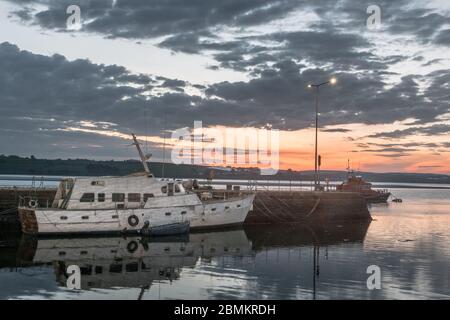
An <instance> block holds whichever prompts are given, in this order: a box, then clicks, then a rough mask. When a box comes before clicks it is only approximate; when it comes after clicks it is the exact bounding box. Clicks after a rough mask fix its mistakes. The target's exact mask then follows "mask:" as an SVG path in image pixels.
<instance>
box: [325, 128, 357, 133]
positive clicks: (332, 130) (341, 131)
mask: <svg viewBox="0 0 450 320" xmlns="http://www.w3.org/2000/svg"><path fill="white" fill-rule="evenodd" d="M350 131H352V130H349V129H344V128H332V129H322V132H339V133H346V132H350Z"/></svg>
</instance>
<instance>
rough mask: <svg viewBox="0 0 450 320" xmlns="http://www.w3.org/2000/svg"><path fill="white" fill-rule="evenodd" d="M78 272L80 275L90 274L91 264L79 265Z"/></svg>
mask: <svg viewBox="0 0 450 320" xmlns="http://www.w3.org/2000/svg"><path fill="white" fill-rule="evenodd" d="M80 273H81V275H82V276H89V275H91V274H92V266H91V265H88V266H84V267H80Z"/></svg>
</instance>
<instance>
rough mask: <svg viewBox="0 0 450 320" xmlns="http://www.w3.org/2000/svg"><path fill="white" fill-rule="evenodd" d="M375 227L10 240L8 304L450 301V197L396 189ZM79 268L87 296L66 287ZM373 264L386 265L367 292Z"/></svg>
mask: <svg viewBox="0 0 450 320" xmlns="http://www.w3.org/2000/svg"><path fill="white" fill-rule="evenodd" d="M391 191H392V192H393V193H394V194H395V196H397V197H400V198H402V199H403V203H389V204H388V205H373V206H371V208H370V210H371V213H372V216H373V218H374V220H373V221H372V222H371V223H362V224H361V223H359V224H348V223H339V224H330V225H297V226H295V225H281V226H276V227H275V226H272V227H264V228H260V227H258V228H246V229H245V230H229V231H220V232H211V233H199V234H190V235H189V236H188V237H181V238H171V239H160V240H159V241H153V240H145V239H140V238H117V237H116V238H81V239H80V238H79V239H67V238H62V239H58V238H52V239H39V240H36V239H33V238H29V237H25V236H23V237H20V236H19V237H17V236H6V235H4V234H3V235H2V237H1V239H0V241H1V244H0V299H30V298H32V299H38V298H39V299H47V298H51V299H61V298H63V299H65V298H74V299H140V298H141V299H242V298H246V299H330V298H331V299H429V298H436V299H449V298H450V272H449V270H450V191H449V190H425V189H423V190H422V189H414V190H409V189H397V190H396V189H392V190H391ZM69 265H78V266H80V267H81V270H82V276H81V286H82V290H79V291H72V290H69V289H67V288H66V281H67V274H66V272H65V271H66V268H67V267H68V266H69ZM369 265H378V266H379V267H380V269H381V285H382V288H381V289H380V290H368V289H367V285H366V280H367V278H368V276H369V275H368V274H367V273H366V270H367V267H368V266H369Z"/></svg>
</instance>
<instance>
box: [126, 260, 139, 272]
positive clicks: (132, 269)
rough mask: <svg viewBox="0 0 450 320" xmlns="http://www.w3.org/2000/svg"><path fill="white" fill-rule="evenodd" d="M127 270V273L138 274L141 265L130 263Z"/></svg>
mask: <svg viewBox="0 0 450 320" xmlns="http://www.w3.org/2000/svg"><path fill="white" fill-rule="evenodd" d="M125 270H126V272H137V271H139V264H138V263H137V262H132V263H128V264H127V265H126V266H125Z"/></svg>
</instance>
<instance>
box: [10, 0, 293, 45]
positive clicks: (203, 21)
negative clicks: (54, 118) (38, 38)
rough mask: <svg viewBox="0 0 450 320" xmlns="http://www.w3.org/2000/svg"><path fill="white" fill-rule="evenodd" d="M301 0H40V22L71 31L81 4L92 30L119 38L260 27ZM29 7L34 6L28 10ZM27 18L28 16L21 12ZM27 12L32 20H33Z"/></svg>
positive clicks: (86, 24) (35, 15)
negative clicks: (70, 14) (72, 9)
mask: <svg viewBox="0 0 450 320" xmlns="http://www.w3.org/2000/svg"><path fill="white" fill-rule="evenodd" d="M301 2H302V1H297V0H247V1H241V0H228V1H226V2H224V1H220V0H191V1H185V0H165V1H158V2H155V1H147V0H132V1H130V0H117V1H115V2H114V1H112V0H95V1H94V0H77V1H73V0H34V1H31V0H29V1H24V2H23V4H24V5H27V6H28V7H31V6H32V5H34V4H40V5H43V6H44V7H43V8H42V7H40V8H39V9H36V11H35V12H34V13H33V21H34V23H36V24H38V25H40V26H41V27H44V28H46V29H54V30H58V31H65V30H66V19H67V14H66V8H67V7H68V6H69V5H74V4H76V5H79V6H80V8H81V12H82V18H83V21H84V26H83V29H84V30H85V31H88V32H95V33H100V34H104V35H106V36H108V37H113V38H116V37H119V38H139V39H141V38H154V37H159V36H165V35H172V34H183V33H185V32H208V31H210V30H211V29H213V28H215V27H217V26H229V27H242V26H252V25H259V24H262V23H267V22H269V21H271V20H274V19H278V18H282V17H284V16H285V15H286V14H287V13H289V12H291V11H292V10H293V9H295V8H296V7H298V6H299V5H300V4H301ZM28 10H29V9H28ZM19 16H23V15H19ZM28 16H29V15H27V16H26V17H27V19H26V20H29V19H28Z"/></svg>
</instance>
